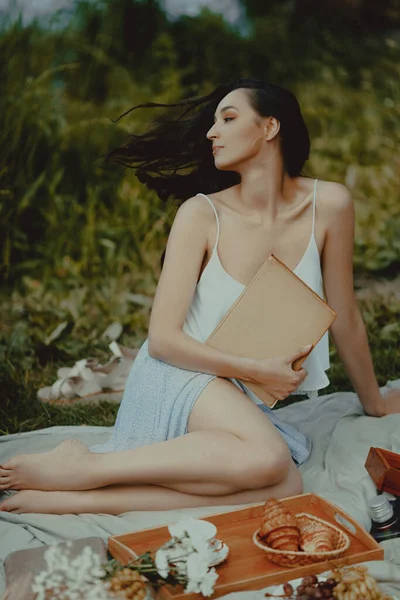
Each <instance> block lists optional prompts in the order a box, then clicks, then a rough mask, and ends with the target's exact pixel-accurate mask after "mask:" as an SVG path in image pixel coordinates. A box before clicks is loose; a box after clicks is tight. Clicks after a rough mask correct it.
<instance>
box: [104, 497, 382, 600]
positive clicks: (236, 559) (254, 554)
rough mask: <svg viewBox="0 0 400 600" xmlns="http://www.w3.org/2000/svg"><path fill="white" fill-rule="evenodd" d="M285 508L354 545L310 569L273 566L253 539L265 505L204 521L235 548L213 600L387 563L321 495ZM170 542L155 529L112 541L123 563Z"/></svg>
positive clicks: (176, 599) (172, 595)
mask: <svg viewBox="0 0 400 600" xmlns="http://www.w3.org/2000/svg"><path fill="white" fill-rule="evenodd" d="M282 502H283V504H284V505H285V506H287V508H288V509H290V510H291V511H293V512H294V513H300V512H307V513H310V514H312V515H315V516H317V517H320V518H321V519H324V520H326V521H328V522H331V523H333V524H334V525H337V526H339V527H341V528H342V529H343V530H344V531H345V532H346V533H347V534H348V535H349V537H350V547H349V548H348V550H347V551H346V553H345V554H344V555H343V556H342V557H340V558H339V559H335V560H331V561H329V562H328V561H324V562H320V563H316V564H313V565H310V566H307V567H298V568H289V569H288V568H285V567H280V566H278V565H275V564H273V563H272V562H270V561H269V560H268V559H267V558H266V556H265V553H264V552H263V551H262V550H260V549H259V548H257V546H255V544H254V543H253V541H252V537H253V533H254V532H255V531H256V529H258V528H259V526H260V523H261V516H262V513H263V504H264V503H258V504H254V505H252V506H250V507H248V508H243V509H237V510H233V511H231V512H227V513H217V514H212V515H209V516H207V517H201V518H202V519H203V520H206V521H210V523H213V524H214V525H215V526H216V527H217V529H218V533H217V538H218V539H220V540H222V541H224V542H225V543H227V544H228V546H229V550H230V551H229V556H228V558H227V560H226V561H225V562H224V563H222V564H221V565H219V566H217V567H216V569H217V572H218V574H219V577H218V579H217V581H216V584H215V587H214V594H213V596H212V598H218V597H219V596H223V595H225V594H228V593H230V592H239V591H245V590H259V589H262V588H264V587H267V586H269V585H274V584H279V583H284V582H286V581H289V580H291V579H295V578H297V577H303V576H305V575H311V574H313V573H322V572H323V571H326V570H327V569H330V568H331V567H333V565H340V566H342V565H350V564H355V563H360V562H364V561H368V560H383V549H382V548H381V547H380V546H379V544H378V543H377V542H376V541H375V540H374V539H373V538H372V537H371V536H370V535H369V533H367V532H366V531H365V530H364V529H363V528H362V527H361V526H360V525H358V523H356V522H355V521H354V520H353V519H352V518H351V517H349V516H348V515H347V514H346V513H345V512H344V511H342V510H341V509H340V508H338V507H337V506H335V505H334V504H331V503H330V502H327V501H326V500H324V499H323V498H321V497H320V496H317V495H316V494H303V495H301V496H293V497H291V498H284V499H283V500H282ZM169 538H170V535H169V532H168V529H167V527H166V526H164V527H155V528H152V529H146V530H143V531H137V532H134V533H127V534H124V535H115V536H112V537H110V538H109V539H108V549H109V552H110V553H111V554H112V555H113V556H114V557H115V558H116V559H118V560H119V561H120V562H121V563H122V564H127V563H128V562H129V561H130V560H132V559H133V558H136V557H137V556H138V555H140V554H142V553H144V552H146V551H147V550H157V549H158V548H159V547H160V546H161V545H162V544H163V543H164V542H166V541H167V540H168V539H169ZM155 597H156V598H157V600H183V599H187V600H194V599H196V600H197V599H199V598H201V595H200V594H194V593H193V594H184V591H183V587H178V586H177V587H174V586H169V585H165V586H163V587H162V588H160V589H159V591H158V592H157V593H156V594H155Z"/></svg>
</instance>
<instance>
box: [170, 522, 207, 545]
mask: <svg viewBox="0 0 400 600" xmlns="http://www.w3.org/2000/svg"><path fill="white" fill-rule="evenodd" d="M168 531H169V532H170V534H171V536H172V537H173V536H177V537H180V536H182V535H183V533H184V531H187V532H188V533H189V535H193V536H194V537H197V538H200V539H203V540H204V541H205V542H208V545H209V546H210V547H212V548H213V549H214V543H215V542H216V541H218V540H215V536H216V534H217V528H216V527H215V525H213V524H212V523H210V522H209V521H202V520H201V519H195V518H193V517H184V518H183V519H181V520H180V521H178V523H174V524H173V525H168Z"/></svg>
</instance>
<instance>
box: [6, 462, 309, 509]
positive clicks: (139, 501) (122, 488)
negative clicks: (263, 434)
mask: <svg viewBox="0 0 400 600" xmlns="http://www.w3.org/2000/svg"><path fill="white" fill-rule="evenodd" d="M188 486H189V484H188ZM301 493H302V481H301V474H300V472H299V471H298V469H297V468H296V467H295V465H294V463H293V462H292V464H291V467H290V469H289V473H288V476H287V477H286V478H285V479H284V480H283V481H282V482H281V483H278V484H276V485H271V486H269V487H266V488H262V489H258V490H246V491H243V492H237V493H235V494H230V495H220V496H205V495H197V494H189V493H188V494H185V493H182V492H177V491H175V490H171V489H167V488H164V487H159V486H155V485H136V486H135V485H113V486H109V487H105V488H102V489H97V490H87V491H75V492H43V491H37V490H24V491H21V492H18V493H17V494H15V495H14V496H12V497H11V498H8V499H7V500H5V501H4V502H2V503H1V504H0V510H4V511H8V512H16V513H27V512H28V513H47V514H80V513H107V514H112V515H119V514H121V513H124V512H129V511H132V510H171V509H177V508H193V507H198V506H222V505H225V506H226V505H231V504H232V505H235V504H246V503H251V502H263V501H264V500H267V499H268V498H271V497H275V498H284V497H287V496H294V495H297V494H301Z"/></svg>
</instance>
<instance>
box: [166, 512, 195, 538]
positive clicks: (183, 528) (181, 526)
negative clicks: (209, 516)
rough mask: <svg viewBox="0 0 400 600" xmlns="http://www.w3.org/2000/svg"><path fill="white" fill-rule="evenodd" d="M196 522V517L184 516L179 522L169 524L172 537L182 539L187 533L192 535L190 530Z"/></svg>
mask: <svg viewBox="0 0 400 600" xmlns="http://www.w3.org/2000/svg"><path fill="white" fill-rule="evenodd" d="M195 522H196V519H193V517H183V519H181V520H180V521H178V522H177V523H173V524H172V525H168V531H169V532H170V534H171V536H172V537H177V538H179V539H182V538H184V537H185V536H186V535H190V533H189V532H190V531H191V529H192V528H193V523H195Z"/></svg>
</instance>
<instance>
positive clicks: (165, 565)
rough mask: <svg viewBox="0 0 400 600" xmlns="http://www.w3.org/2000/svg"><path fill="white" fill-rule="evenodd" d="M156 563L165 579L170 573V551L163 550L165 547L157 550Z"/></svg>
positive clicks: (159, 572)
mask: <svg viewBox="0 0 400 600" xmlns="http://www.w3.org/2000/svg"><path fill="white" fill-rule="evenodd" d="M155 563H156V569H157V571H158V574H159V575H160V576H161V577H163V578H164V579H166V578H167V577H168V573H169V560H168V553H167V551H166V550H163V548H160V549H159V550H157V552H156V559H155Z"/></svg>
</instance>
